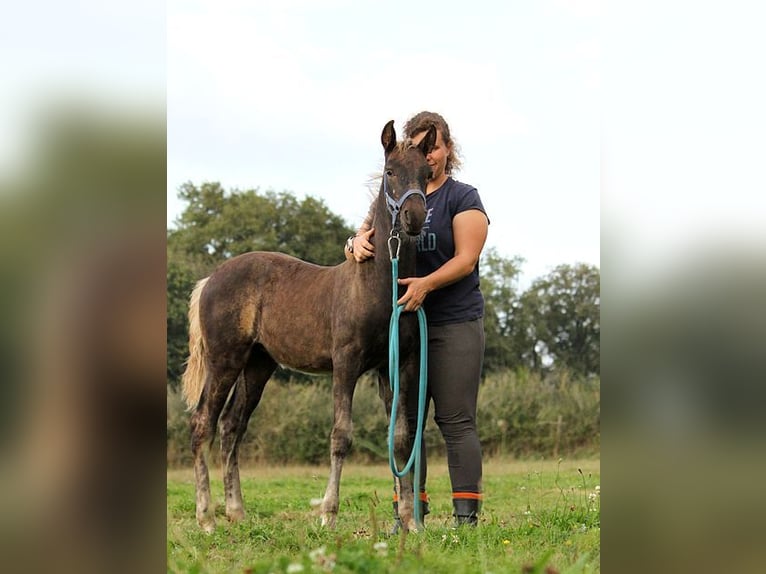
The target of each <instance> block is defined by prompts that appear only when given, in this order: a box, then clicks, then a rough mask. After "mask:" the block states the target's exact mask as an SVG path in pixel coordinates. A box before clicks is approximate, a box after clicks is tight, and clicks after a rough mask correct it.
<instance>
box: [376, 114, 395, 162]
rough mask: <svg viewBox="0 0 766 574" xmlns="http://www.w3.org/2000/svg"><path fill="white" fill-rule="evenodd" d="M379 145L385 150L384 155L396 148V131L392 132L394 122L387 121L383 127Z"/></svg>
mask: <svg viewBox="0 0 766 574" xmlns="http://www.w3.org/2000/svg"><path fill="white" fill-rule="evenodd" d="M380 143H382V144H383V149H384V150H386V155H388V154H390V153H391V152H392V151H393V149H394V148H395V147H396V131H395V130H394V120H391V121H389V122H388V123H387V124H386V125H385V126H384V127H383V133H382V134H380Z"/></svg>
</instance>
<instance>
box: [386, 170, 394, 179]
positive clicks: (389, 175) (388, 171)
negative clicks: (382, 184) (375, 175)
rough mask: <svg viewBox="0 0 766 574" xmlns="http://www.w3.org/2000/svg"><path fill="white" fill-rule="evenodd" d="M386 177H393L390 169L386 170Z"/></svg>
mask: <svg viewBox="0 0 766 574" xmlns="http://www.w3.org/2000/svg"><path fill="white" fill-rule="evenodd" d="M386 175H387V176H388V177H391V176H392V175H394V171H393V170H392V169H387V170H386Z"/></svg>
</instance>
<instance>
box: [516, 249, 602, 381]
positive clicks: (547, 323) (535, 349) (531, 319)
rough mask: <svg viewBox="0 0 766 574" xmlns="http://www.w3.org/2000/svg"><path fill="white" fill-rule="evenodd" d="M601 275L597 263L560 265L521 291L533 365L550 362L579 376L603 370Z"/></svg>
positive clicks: (521, 304) (537, 367)
mask: <svg viewBox="0 0 766 574" xmlns="http://www.w3.org/2000/svg"><path fill="white" fill-rule="evenodd" d="M600 290H601V276H600V273H599V270H598V268H597V267H595V266H593V265H587V264H584V263H580V264H577V265H559V266H558V267H556V268H555V269H554V270H553V271H552V272H551V273H549V274H548V275H546V276H544V277H542V278H540V279H537V280H535V281H534V282H533V283H532V285H531V286H530V287H529V289H528V290H527V291H526V292H525V293H524V294H523V295H522V297H521V301H520V306H521V309H522V311H521V314H520V315H521V317H522V318H523V322H524V323H525V325H524V327H525V329H526V331H527V333H526V334H525V335H529V336H530V337H531V338H530V340H529V341H530V342H531V343H533V346H532V349H531V351H532V352H531V353H530V356H531V358H532V360H533V365H532V366H533V368H535V369H537V370H541V369H542V368H543V366H544V365H545V364H547V363H548V362H550V363H551V364H552V365H554V366H564V367H568V368H569V369H571V370H572V371H573V372H574V373H576V374H580V375H585V376H587V375H592V374H600V372H601V368H600V349H601V342H600V304H601V296H600Z"/></svg>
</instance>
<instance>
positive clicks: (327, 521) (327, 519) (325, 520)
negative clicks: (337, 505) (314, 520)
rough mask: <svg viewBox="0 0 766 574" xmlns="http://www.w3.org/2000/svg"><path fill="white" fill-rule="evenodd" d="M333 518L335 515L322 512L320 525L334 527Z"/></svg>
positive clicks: (331, 528)
mask: <svg viewBox="0 0 766 574" xmlns="http://www.w3.org/2000/svg"><path fill="white" fill-rule="evenodd" d="M335 519H336V515H335V514H331V513H328V512H325V513H323V514H322V527H324V528H329V529H330V530H334V529H335Z"/></svg>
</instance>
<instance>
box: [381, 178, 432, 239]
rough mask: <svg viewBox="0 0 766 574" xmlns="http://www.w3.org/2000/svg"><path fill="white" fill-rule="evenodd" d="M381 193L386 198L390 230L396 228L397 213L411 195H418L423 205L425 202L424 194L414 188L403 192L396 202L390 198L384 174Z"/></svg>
mask: <svg viewBox="0 0 766 574" xmlns="http://www.w3.org/2000/svg"><path fill="white" fill-rule="evenodd" d="M383 193H384V194H385V196H386V207H388V212H389V213H390V214H391V229H392V230H393V229H394V228H395V227H396V219H397V218H398V217H399V212H400V211H401V210H402V205H404V202H405V201H407V198H409V197H410V196H411V195H419V196H420V197H422V198H423V203H425V202H426V194H425V193H423V192H422V191H420V190H419V189H414V188H413V189H408V190H407V191H405V192H404V193H403V194H402V196H401V197H400V198H399V199H398V200H396V199H394V198H393V197H391V195H390V194H389V193H388V178H387V177H386V175H385V174H383Z"/></svg>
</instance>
